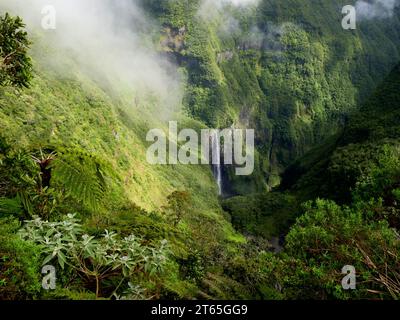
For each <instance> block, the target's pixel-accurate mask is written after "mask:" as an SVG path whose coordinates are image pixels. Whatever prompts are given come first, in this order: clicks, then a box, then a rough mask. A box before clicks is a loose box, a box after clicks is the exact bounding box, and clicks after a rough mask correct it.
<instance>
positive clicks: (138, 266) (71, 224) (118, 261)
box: [20, 214, 168, 297]
mask: <svg viewBox="0 0 400 320" xmlns="http://www.w3.org/2000/svg"><path fill="white" fill-rule="evenodd" d="M20 235H21V237H22V239H25V240H28V241H31V242H33V243H36V244H38V245H39V246H40V248H41V252H42V254H43V255H44V260H43V265H46V264H48V263H52V262H54V261H55V262H56V263H57V264H58V265H59V266H60V267H61V269H62V270H64V269H65V268H67V269H71V270H72V271H73V272H74V273H75V274H76V275H78V276H79V277H81V278H82V279H86V280H87V281H88V284H91V283H92V284H93V283H94V286H95V293H96V297H100V296H102V295H103V294H104V293H105V291H103V290H104V288H103V286H106V283H107V282H108V283H109V282H110V281H111V280H117V281H119V283H118V285H117V286H116V287H114V288H113V291H112V293H113V294H117V291H118V290H119V288H120V287H121V286H122V285H123V284H125V285H126V284H127V283H129V280H130V279H134V278H136V279H139V278H140V276H142V275H145V276H146V277H151V276H153V275H155V274H158V273H160V272H162V271H163V268H164V266H165V264H166V262H167V254H168V249H167V241H166V240H163V241H161V244H160V245H159V247H156V248H153V247H149V246H146V245H144V244H142V243H141V239H140V238H138V237H136V236H134V235H130V236H128V237H125V238H123V239H119V238H118V236H117V234H115V233H113V232H108V231H107V230H106V231H105V233H104V234H103V235H102V237H100V238H97V239H96V238H95V237H93V236H89V235H87V234H84V233H83V228H82V225H81V224H80V223H79V220H77V219H75V216H74V215H71V214H70V215H68V216H67V217H66V218H65V220H64V221H61V222H47V221H43V220H41V219H40V218H38V217H37V218H35V219H34V220H31V221H26V222H25V225H24V227H23V228H22V229H21V230H20ZM130 288H132V286H131V285H130ZM108 289H109V288H108Z"/></svg>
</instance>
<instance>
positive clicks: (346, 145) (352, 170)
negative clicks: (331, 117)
mask: <svg viewBox="0 0 400 320" xmlns="http://www.w3.org/2000/svg"><path fill="white" fill-rule="evenodd" d="M399 85H400V66H399V65H397V66H396V67H395V68H394V69H393V71H392V72H391V73H390V75H389V76H388V78H387V79H386V80H385V81H384V82H382V83H381V84H380V85H379V86H378V88H377V89H376V91H375V93H374V94H373V95H372V96H371V97H370V98H369V99H368V101H367V102H365V103H364V104H363V105H362V107H361V108H360V111H359V112H357V113H355V114H354V115H352V116H350V119H349V121H348V124H347V125H346V127H345V130H344V132H343V134H342V135H341V136H339V137H336V138H332V139H331V141H330V142H329V141H328V142H326V143H325V144H324V146H321V147H318V148H316V149H314V150H312V151H310V152H309V153H308V154H307V155H306V156H305V157H304V158H301V159H299V160H298V161H296V162H295V163H294V164H293V165H292V166H291V167H289V169H288V170H287V171H286V172H285V174H284V178H283V184H282V188H289V189H291V190H296V192H298V193H299V194H302V195H304V196H305V197H306V198H307V197H308V198H310V197H311V196H312V197H315V196H320V197H329V198H332V199H335V200H338V201H341V202H343V201H345V202H346V201H347V202H348V201H349V200H351V198H350V191H351V189H352V188H354V186H355V183H356V182H357V181H358V180H359V178H360V177H361V176H362V175H363V174H366V173H367V172H368V170H369V167H370V166H372V165H373V164H374V163H377V162H378V160H379V158H380V157H381V154H382V152H383V148H384V146H385V145H390V146H393V147H394V146H398V144H399V123H398V119H399V116H400V108H399V101H400V92H399Z"/></svg>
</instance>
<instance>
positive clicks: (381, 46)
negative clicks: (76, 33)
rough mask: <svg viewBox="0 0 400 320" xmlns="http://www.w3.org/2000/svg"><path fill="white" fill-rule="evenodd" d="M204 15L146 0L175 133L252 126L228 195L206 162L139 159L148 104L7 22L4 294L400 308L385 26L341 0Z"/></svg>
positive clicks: (0, 152) (270, 3)
mask: <svg viewBox="0 0 400 320" xmlns="http://www.w3.org/2000/svg"><path fill="white" fill-rule="evenodd" d="M201 5H202V2H201V1H190V2H189V1H180V0H171V1H143V7H144V10H145V11H146V14H148V15H149V16H151V17H152V18H154V19H156V20H157V21H158V22H159V23H160V29H159V30H156V31H154V30H153V31H152V32H153V33H152V34H151V37H152V38H153V39H152V40H155V42H156V45H157V48H158V50H159V54H160V55H163V56H166V57H168V58H169V59H170V60H172V61H173V62H175V63H177V64H178V66H179V71H180V72H181V73H182V74H183V75H184V76H185V77H186V80H187V81H186V82H185V84H186V86H185V88H184V89H185V91H184V99H183V105H184V112H180V113H177V114H176V115H175V116H176V117H177V118H178V119H179V123H180V126H182V127H188V128H193V129H195V130H196V131H199V130H200V129H202V128H205V127H207V126H211V127H220V128H223V127H229V126H231V125H232V124H234V126H235V127H238V128H255V129H256V148H257V150H256V155H255V158H256V169H255V172H254V174H253V175H252V176H250V177H237V176H235V175H234V173H233V170H231V167H224V169H223V172H224V179H225V180H226V181H224V182H225V185H229V188H227V190H226V191H227V193H229V194H231V195H232V197H230V198H227V199H220V198H219V197H218V196H217V194H218V189H217V185H216V183H215V181H214V178H213V175H212V171H211V170H210V167H209V166H194V165H187V166H186V165H170V166H161V165H159V166H158V165H157V166H153V165H150V164H149V163H147V161H146V150H147V147H148V142H146V141H145V136H146V132H148V130H149V129H150V128H153V127H159V128H165V123H163V122H162V121H161V120H158V118H157V117H155V116H154V114H155V113H156V112H155V110H158V111H157V112H159V111H160V110H159V109H158V105H157V103H158V102H157V97H152V96H151V94H149V95H147V94H146V93H144V92H134V93H132V92H130V93H127V92H125V87H123V86H124V84H122V85H121V87H118V86H114V85H110V86H108V85H107V84H105V83H104V82H103V81H100V80H99V79H94V78H96V77H93V75H90V72H86V70H84V69H82V68H81V66H80V65H79V61H78V60H77V59H75V58H76V57H71V56H70V55H69V54H66V53H65V52H63V51H62V50H59V49H57V47H51V46H50V45H49V43H46V39H43V38H41V37H40V36H38V35H32V44H31V42H30V41H29V39H28V34H27V33H26V32H25V30H24V24H23V22H22V20H21V19H20V18H18V17H12V16H11V15H9V14H4V15H2V16H1V17H0V31H1V32H0V127H1V131H0V299H4V300H18V299H122V300H123V299H251V298H255V299H399V298H400V283H399V279H400V274H399V270H400V264H399V257H400V237H399V228H400V169H399V168H400V140H399V139H400V124H399V122H398V119H400V108H399V101H400V91H399V90H398V88H399V87H400V65H397V66H395V65H396V63H398V61H399V60H400V59H399V51H398V50H399V44H400V34H399V32H398V30H400V28H399V26H400V21H399V19H398V14H397V13H396V14H395V15H394V16H393V17H392V18H390V19H389V20H388V21H389V22H385V21H377V22H371V21H364V22H361V23H360V24H359V29H357V30H356V31H344V30H343V29H342V28H341V26H340V18H341V16H340V14H339V15H338V13H337V5H338V2H336V1H333V2H331V3H329V4H328V3H325V2H322V1H317V2H316V3H314V4H309V3H308V2H307V3H306V2H305V1H294V0H286V1H280V0H279V1H278V0H263V1H260V4H259V6H258V7H257V8H255V7H254V8H252V7H250V8H245V9H243V8H242V9H239V8H238V7H235V6H227V7H225V8H224V11H223V12H219V13H216V14H215V15H212V17H209V18H207V19H205V18H204V17H202V16H201V12H199V10H200V9H201ZM227 20H229V21H230V22H231V23H230V25H229V28H226V27H227V26H226V25H225V24H224V23H225V22H226V21H227ZM29 38H30V37H29ZM147 40H149V39H148V37H146V41H147ZM30 47H32V48H31V49H30ZM28 50H29V51H28ZM48 57H52V59H54V61H55V62H54V65H53V63H51V64H49V63H48ZM55 65H57V66H56V67H55ZM390 70H392V71H391V72H390ZM115 87H118V88H115ZM138 91H139V90H138ZM370 93H372V94H370ZM132 100H134V105H135V106H133V103H132ZM271 239H273V240H274V241H275V240H276V239H279V240H283V239H284V240H285V241H284V243H281V242H282V241H279V242H280V243H279V245H276V244H274V243H271ZM276 247H279V248H276ZM277 249H279V250H277ZM273 251H275V252H273ZM49 264H50V265H53V266H54V267H55V268H56V272H57V286H56V289H55V290H45V289H43V288H42V286H41V280H42V274H41V268H42V267H43V266H44V265H49ZM345 265H352V266H354V267H355V269H356V272H357V290H349V291H346V290H343V288H342V286H341V280H342V278H343V277H344V275H343V274H342V273H341V271H342V268H343V266H345Z"/></svg>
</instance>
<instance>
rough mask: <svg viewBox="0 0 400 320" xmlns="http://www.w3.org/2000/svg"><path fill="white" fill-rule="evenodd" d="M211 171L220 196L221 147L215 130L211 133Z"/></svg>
mask: <svg viewBox="0 0 400 320" xmlns="http://www.w3.org/2000/svg"><path fill="white" fill-rule="evenodd" d="M211 149H212V151H211V152H212V153H211V154H212V170H213V174H214V177H215V180H216V181H217V184H218V194H219V195H222V167H221V145H220V140H219V134H218V131H217V130H214V131H212V132H211Z"/></svg>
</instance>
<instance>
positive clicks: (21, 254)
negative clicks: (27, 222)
mask: <svg viewBox="0 0 400 320" xmlns="http://www.w3.org/2000/svg"><path fill="white" fill-rule="evenodd" d="M18 228H19V222H18V221H16V220H14V219H13V218H6V219H0V300H18V299H21V300H22V299H33V298H36V297H38V296H39V293H40V288H41V285H40V250H39V247H38V246H36V245H35V244H32V243H30V242H26V241H23V240H21V239H20V238H19V237H18V236H17V235H16V234H15V232H16V231H17V230H18Z"/></svg>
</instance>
